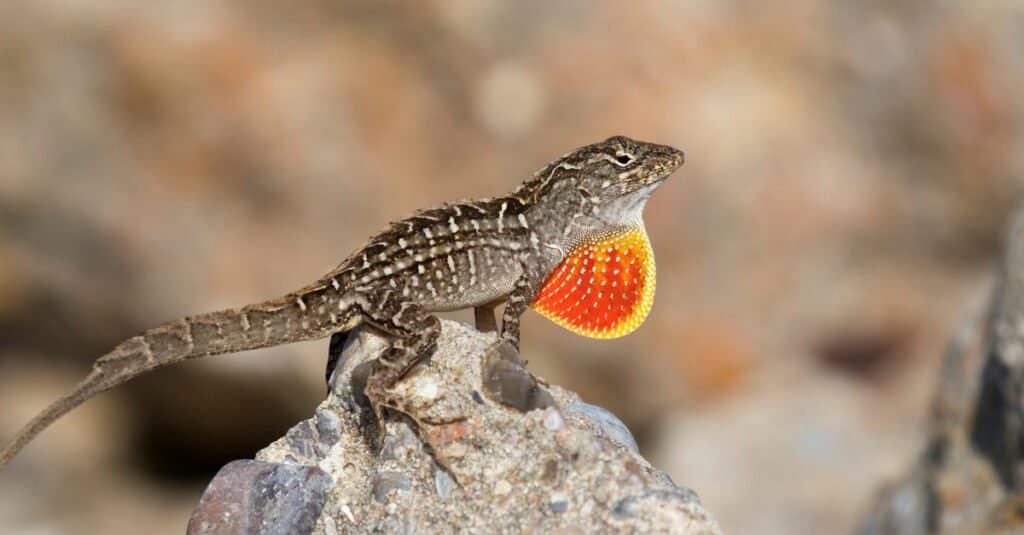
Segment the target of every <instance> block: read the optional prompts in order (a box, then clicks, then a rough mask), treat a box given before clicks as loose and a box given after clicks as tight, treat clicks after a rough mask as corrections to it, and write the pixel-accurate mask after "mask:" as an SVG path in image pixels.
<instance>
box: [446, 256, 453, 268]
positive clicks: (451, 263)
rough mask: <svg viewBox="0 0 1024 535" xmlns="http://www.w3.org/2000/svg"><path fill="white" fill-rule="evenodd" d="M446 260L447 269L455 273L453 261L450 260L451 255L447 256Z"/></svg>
mask: <svg viewBox="0 0 1024 535" xmlns="http://www.w3.org/2000/svg"><path fill="white" fill-rule="evenodd" d="M447 259H448V269H450V270H452V271H455V259H454V258H452V255H448V257H447Z"/></svg>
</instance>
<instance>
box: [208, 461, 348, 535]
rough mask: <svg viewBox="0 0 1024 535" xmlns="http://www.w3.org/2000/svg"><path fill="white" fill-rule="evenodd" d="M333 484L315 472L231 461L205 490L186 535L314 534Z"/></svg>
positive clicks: (318, 471)
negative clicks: (325, 498) (329, 489)
mask: <svg viewBox="0 0 1024 535" xmlns="http://www.w3.org/2000/svg"><path fill="white" fill-rule="evenodd" d="M330 484H331V478H330V476H329V475H327V474H326V473H325V472H324V471H323V470H320V469H319V468H316V467H310V466H295V465H288V464H276V463H266V462H260V461H251V460H241V461H232V462H231V463H228V464H227V465H225V466H224V467H223V468H221V469H220V471H219V472H217V475H216V476H215V477H214V478H213V481H211V482H210V485H209V486H208V487H207V488H206V491H205V492H204V493H203V496H202V498H201V499H200V500H199V506H198V507H196V509H195V511H193V513H192V517H191V518H190V519H189V522H188V533H189V534H190V535H192V534H214V533H216V534H238V535H241V534H256V533H261V534H263V533H265V534H277V533H297V534H303V533H312V531H313V527H314V526H315V524H316V521H317V519H318V518H319V516H320V512H321V510H322V509H323V505H324V496H325V493H326V490H327V488H328V487H329V486H330Z"/></svg>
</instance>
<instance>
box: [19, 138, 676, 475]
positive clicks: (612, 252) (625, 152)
mask: <svg viewBox="0 0 1024 535" xmlns="http://www.w3.org/2000/svg"><path fill="white" fill-rule="evenodd" d="M683 160H684V158H683V153H682V152H681V151H679V150H678V149H675V148H673V147H670V146H667V145H659V144H654V143H647V142H642V141H637V140H633V139H630V138H628V137H624V136H615V137H611V138H608V139H606V140H604V141H602V142H598V143H594V144H590V145H586V146H583V147H580V148H577V149H575V150H573V151H571V152H569V153H567V154H565V155H563V156H561V157H560V158H557V159H555V160H554V161H552V162H550V163H549V164H548V165H546V166H544V167H543V168H542V169H540V170H539V171H537V172H536V173H535V174H533V175H532V176H531V177H529V178H528V179H527V180H525V181H524V182H523V183H522V184H521V185H519V186H518V187H517V188H516V189H515V190H514V191H512V193H510V194H508V195H505V196H499V197H493V198H486V199H479V200H475V201H461V202H456V203H450V204H443V205H441V206H439V207H436V208H432V209H428V210H422V211H419V212H416V213H415V214H413V215H412V216H410V217H408V218H406V219H401V220H399V221H396V222H393V223H391V224H390V225H389V226H388V227H387V228H386V229H385V230H383V231H382V232H380V233H379V234H377V235H375V236H373V237H372V238H370V239H369V240H368V241H367V242H366V243H365V244H364V245H363V246H361V247H360V248H359V249H357V250H356V251H355V252H354V253H352V254H351V255H350V256H349V257H347V258H346V259H345V260H344V261H343V262H341V264H340V265H338V267H336V268H335V269H334V270H332V271H330V272H329V273H327V275H325V276H323V277H321V278H320V279H319V280H317V281H316V282H315V283H313V284H310V285H308V286H306V287H304V288H302V289H300V290H298V291H295V292H291V293H288V294H286V295H284V296H282V297H279V298H276V299H271V300H268V301H264V302H261V303H257V304H251V305H247V306H243V307H240V308H234V309H228V310H222V311H218V312H211V313H205V314H199V315H194V316H188V317H184V318H180V319H177V320H174V321H170V322H167V323H164V324H162V325H159V326H157V327H155V328H152V329H149V330H147V331H145V332H143V333H141V334H138V335H136V336H133V337H131V338H128V339H126V340H124V341H123V342H121V343H120V344H118V345H117V346H116V347H114V349H113V350H111V351H110V352H109V353H107V354H105V355H103V356H101V357H100V358H99V359H97V360H96V362H95V363H94V364H93V367H92V370H91V371H90V373H89V374H88V375H87V376H86V377H85V379H83V380H82V381H81V382H80V383H79V384H78V385H77V386H76V387H75V388H74V389H73V390H71V391H70V392H68V393H67V394H65V395H64V396H63V397H61V398H59V399H58V400H56V401H54V402H53V403H51V404H50V405H49V406H47V407H46V408H45V409H43V410H42V412H40V413H39V414H38V415H36V416H35V417H34V418H33V419H32V420H31V421H29V422H28V423H27V424H26V425H25V426H24V427H22V428H21V429H20V430H19V431H18V433H17V434H16V435H15V436H14V438H13V439H12V440H11V441H10V442H9V443H8V444H7V445H6V446H5V447H4V449H3V450H2V451H0V470H2V469H3V467H4V466H6V465H7V463H8V462H9V461H10V460H11V458H12V457H14V455H15V454H17V453H18V452H19V451H20V450H21V449H22V448H23V447H24V446H25V445H26V444H28V443H29V442H30V441H31V440H32V439H33V438H35V437H36V436H37V435H38V434H39V433H40V432H42V431H43V430H44V429H45V428H46V427H48V426H49V425H50V424H52V423H53V422H54V421H56V420H57V419H58V418H60V417H61V416H63V415H65V414H66V413H68V412H69V411H71V410H72V409H74V408H75V407H78V406H79V405H81V404H82V403H84V402H85V401H87V400H88V399H90V398H92V397H93V396H95V395H97V394H99V393H101V392H104V391H106V390H109V389H111V388H113V387H115V386H118V385H120V384H122V383H125V382H126V381H128V380H130V379H132V378H134V377H137V376H139V375H141V374H143V373H146V372H149V371H151V370H154V369H156V368H160V367H163V366H167V365H170V364H174V363H177V362H181V361H183V360H186V359H192V358H197V357H206V356H212V355H218V354H225V353H237V352H241V351H246V350H251V349H257V348H262V347H270V346H277V345H281V344H287V343H292V342H298V341H304V340H314V339H319V338H325V337H328V336H334V337H337V336H339V335H340V336H343V335H344V333H346V332H348V331H351V330H352V329H354V328H356V327H357V326H359V325H364V324H365V325H370V326H372V327H374V328H376V329H377V330H380V331H382V332H383V333H385V334H386V335H388V336H389V337H390V345H388V346H387V347H386V349H385V350H384V351H383V352H382V353H381V354H380V356H379V357H378V358H377V360H376V361H375V362H374V363H373V364H372V367H371V369H370V374H369V376H368V378H367V380H366V386H365V391H364V393H365V395H366V397H367V398H368V399H369V400H370V402H371V405H372V407H373V409H374V412H375V413H376V416H377V418H378V423H379V424H381V425H382V423H383V420H381V417H382V413H381V410H382V408H387V407H388V391H389V389H390V388H391V387H393V386H394V385H395V384H396V383H397V382H398V381H400V380H401V379H402V378H403V377H404V376H405V375H406V374H407V373H408V372H409V371H410V370H411V369H412V368H413V367H414V366H416V364H417V363H419V362H420V361H422V360H423V359H425V358H428V357H429V356H430V355H431V354H432V353H433V351H434V350H435V348H436V341H437V338H438V335H439V333H440V320H439V319H438V318H437V316H435V315H432V313H433V312H443V311H451V310H459V309H468V308H473V309H474V311H475V316H476V320H477V325H478V328H481V329H487V330H497V322H496V321H495V318H494V310H495V307H496V306H498V305H499V304H502V303H503V304H504V305H505V307H504V310H503V313H502V322H501V327H500V333H499V334H498V338H497V340H498V341H497V342H495V343H496V344H506V346H505V347H506V348H509V347H510V348H511V350H513V351H515V352H518V350H519V332H520V330H519V322H520V317H521V316H522V315H523V314H524V313H525V312H526V310H527V309H528V308H530V307H532V308H534V309H535V310H536V311H538V312H540V313H541V314H542V315H544V316H546V317H548V318H550V319H551V320H553V321H555V322H556V323H558V324H559V325H561V326H563V327H565V328H567V329H569V330H570V331H573V332H575V333H578V334H582V335H585V336H589V337H594V338H615V337H619V336H623V335H625V334H628V333H629V332H631V331H633V330H634V329H636V328H637V327H638V326H639V325H640V323H642V322H643V321H644V319H645V318H646V317H647V314H648V312H649V311H650V309H651V305H652V303H653V297H654V287H655V264H654V255H653V251H652V250H651V244H650V240H649V238H648V236H647V233H646V230H645V228H644V223H643V219H642V213H643V209H644V207H645V205H646V202H647V200H648V199H649V198H650V196H651V194H652V193H653V192H654V190H655V189H657V188H658V187H659V186H660V185H661V184H662V183H663V182H664V181H665V179H667V178H668V177H669V175H671V174H672V173H674V172H675V171H676V170H677V169H678V168H679V167H680V166H681V165H682V164H683ZM332 341H334V342H337V339H336V338H335V339H333V340H332ZM332 365H333V364H332V363H328V372H327V373H328V378H329V376H330V372H331V370H330V368H331V366H332Z"/></svg>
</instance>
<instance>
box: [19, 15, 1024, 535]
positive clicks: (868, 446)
mask: <svg viewBox="0 0 1024 535" xmlns="http://www.w3.org/2000/svg"><path fill="white" fill-rule="evenodd" d="M1022 31H1024V7H1022V6H1021V5H1020V3H1019V2H1009V1H998V0H997V1H991V2H971V3H968V2H961V3H935V2H918V1H909V2H900V3H896V4H894V3H891V2H881V1H866V2H856V3H850V2H842V1H838V0H836V1H834V2H817V1H811V0H792V1H788V2H743V1H728V0H727V1H719V2H682V1H680V2H669V1H660V2H654V1H652V2H629V3H626V2H614V1H612V0H607V1H604V2H582V1H568V2H542V1H533V0H530V1H524V2H516V3H508V2H500V1H498V0H458V1H446V2H442V1H430V2H416V3H413V2H378V1H370V0H366V1H334V2H324V1H309V2H288V3H280V2H268V1H240V0H235V1H223V2H195V1H185V2H181V1H162V0H157V1H153V2H146V3H130V2H118V1H115V0H74V1H72V0H64V1H61V0H43V1H36V2H30V1H26V0H15V1H13V2H3V3H0V66H2V67H3V68H0V408H2V409H0V437H4V438H5V437H8V436H10V435H11V433H13V432H14V430H15V429H16V428H17V427H18V426H20V425H21V424H22V423H24V422H25V421H26V420H27V419H28V418H29V417H30V416H31V415H32V414H33V413H34V412H35V411H36V410H38V409H39V408H41V407H42V406H44V405H45V404H46V403H48V402H49V401H51V400H52V399H53V398H55V397H56V396H57V395H58V394H59V393H62V392H63V391H64V390H66V389H68V388H70V387H71V386H72V385H73V384H74V383H75V381H77V380H78V379H79V378H80V377H81V375H82V374H84V372H85V370H86V369H87V366H88V365H89V363H91V362H92V360H93V359H94V358H96V357H97V356H99V355H100V354H102V353H103V352H105V351H106V350H108V349H109V348H110V347H112V346H113V345H114V344H115V343H117V342H118V341H120V340H121V339H123V338H125V337H127V336H130V335H132V334H134V333H135V332H137V331H139V330H141V329H143V328H145V327H148V326H151V325H153V324H156V323H158V322H161V321H164V320H167V319H170V318H173V317H176V316H180V315H184V314H189V313H194V312H199V311H204V310H208V309H215V308H221V307H226V306H234V305H240V304H244V303H247V302H250V301H254V300H260V299H262V298H265V297H270V296H275V295H278V294H280V293H282V292H286V291H289V290H292V289H294V288H296V287H298V286H300V285H302V284H305V283H307V282H308V281H310V280H312V279H314V278H316V277H318V276H319V275H321V274H322V273H324V272H325V271H327V270H329V269H330V268H332V267H333V266H334V265H335V264H336V263H337V262H338V261H339V260H340V259H341V258H342V257H343V256H344V255H346V254H347V253H348V252H349V251H350V250H352V249H353V248H355V247H356V246H358V245H359V244H360V243H362V241H363V240H364V239H365V238H366V237H367V236H368V235H369V234H370V233H372V232H374V231H375V230H377V229H379V228H381V227H382V226H383V225H384V224H385V222H386V221H388V220H389V219H392V218H396V217H401V216H403V215H405V214H407V213H409V212H410V211H412V210H414V209H416V208H420V207H424V206H427V205H431V204H436V203H439V202H442V201H445V200H451V199H457V198H461V197H473V196H484V195H491V194H495V193H500V192H503V191H506V190H509V189H511V188H512V187H514V186H515V184H516V183H518V181H520V180H521V179H522V178H524V177H525V176H527V175H529V174H530V173H532V172H533V171H534V170H536V169H537V168H538V167H540V166H541V165H543V164H544V163H545V162H547V161H548V160H550V159H551V158H553V157H555V156H557V155H559V154H561V153H563V152H565V151H566V150H568V149H570V148H572V147H575V146H578V145H581V144H584V143H589V142H592V141H595V140H599V139H603V138H605V137H607V136H609V135H612V134H620V133H621V134H627V135H630V136H634V137H637V138H641V139H648V140H652V141H658V142H662V143H668V144H672V145H675V146H678V147H680V148H682V149H684V150H685V151H686V153H687V164H686V166H685V167H684V169H683V170H682V171H681V172H680V173H679V174H678V175H677V176H675V177H674V178H673V179H671V180H670V181H669V182H667V183H666V184H665V186H664V187H662V188H661V190H660V191H659V192H658V194H657V195H656V196H655V197H654V198H653V199H652V201H651V202H650V204H649V206H648V210H647V215H646V220H647V224H648V229H649V232H650V235H651V239H652V241H653V244H654V247H655V250H656V252H657V254H658V260H659V269H658V272H659V275H660V277H659V281H658V287H659V288H658V294H657V297H656V305H655V307H654V311H653V312H652V314H651V317H650V318H649V319H648V320H647V323H646V324H645V325H644V326H643V327H642V328H641V329H640V330H638V331H637V332H636V333H635V334H633V335H632V336H629V337H626V338H624V339H621V340H617V341H611V342H602V341H593V340H586V339H583V338H580V337H577V336H574V335H571V334H569V333H567V332H565V331H562V330H561V329H560V328H558V327H557V326H555V325H553V324H551V323H549V322H547V321H546V320H544V319H543V318H540V317H539V316H537V315H531V316H529V317H527V318H526V320H525V324H524V330H523V332H524V339H523V344H524V357H526V358H528V359H529V360H530V368H531V370H533V371H534V372H535V373H537V374H539V375H541V376H542V377H544V378H545V379H546V380H548V381H550V382H553V383H557V384H560V385H563V386H565V387H567V388H569V389H570V390H574V391H576V392H578V393H579V394H580V396H581V397H582V398H583V399H584V400H585V401H587V402H590V403H594V404H597V405H600V406H603V407H606V408H608V409H610V410H611V411H612V412H614V413H615V414H617V415H618V416H619V417H621V418H622V419H623V420H624V421H625V422H626V424H627V425H628V426H629V427H630V429H631V430H632V431H633V434H634V435H635V436H636V438H637V441H638V442H639V445H640V450H641V453H643V454H644V456H645V457H646V458H647V459H648V460H650V461H651V463H652V464H653V465H654V466H655V467H657V468H660V469H663V470H665V471H667V472H668V473H669V474H671V476H672V477H673V478H674V479H675V480H676V481H679V482H680V483H681V484H685V485H686V486H688V487H691V488H693V489H695V490H696V491H697V492H698V493H699V495H700V497H701V501H702V503H703V504H704V506H705V507H706V508H707V509H708V510H709V511H711V512H712V514H713V515H714V517H715V518H716V519H717V520H718V522H719V523H720V525H721V527H722V529H723V530H724V531H725V532H727V533H768V534H773V533H780V534H782V533H785V534H790V533H795V534H800V533H822V532H843V531H849V530H852V529H854V528H855V526H857V525H858V522H859V521H860V520H861V519H862V518H864V515H865V514H867V512H868V511H869V510H870V509H871V507H872V504H873V503H876V501H875V500H876V490H877V488H878V486H879V484H880V483H882V482H884V481H895V480H897V478H901V477H904V476H905V474H906V467H907V466H909V465H910V464H911V463H913V462H914V460H915V459H918V455H919V453H920V451H921V448H922V447H923V445H924V444H925V442H926V432H928V431H929V429H930V428H931V427H933V426H930V425H928V424H927V420H926V419H925V415H926V414H927V413H928V411H929V410H930V409H929V400H930V399H931V396H932V392H933V383H934V381H935V377H936V376H937V374H938V370H939V368H940V360H941V355H942V353H943V348H944V347H945V346H946V344H947V342H948V341H949V340H950V339H951V337H952V336H953V334H954V333H955V332H957V326H958V325H960V324H962V323H963V322H964V321H965V320H967V319H968V318H971V317H972V312H971V311H972V310H977V309H978V308H980V307H981V306H982V304H983V302H984V298H985V296H986V294H987V291H988V289H989V287H990V286H991V281H992V274H993V273H994V272H995V263H994V260H995V259H996V257H997V254H998V251H999V249H1000V244H1001V236H1002V235H1003V229H1004V228H1005V225H1006V223H1007V220H1008V214H1009V212H1010V210H1011V208H1012V206H1013V205H1014V204H1015V202H1016V200H1017V199H1018V198H1019V197H1020V193H1022V190H1024V157H1022V156H1021V155H1022V154H1024V136H1022V129H1024V120H1022V119H1024V101H1022V100H1021V99H1020V98H1019V88H1020V87H1022V82H1024V56H1022V55H1021V54H1020V43H1021V41H1020V36H1021V35H1022V33H1021V32H1022ZM453 317H455V318H456V319H468V317H469V316H468V315H466V314H459V315H454V316H453ZM326 353H327V343H326V341H323V342H319V343H308V344H300V345H295V346H290V347H283V348H275V349H269V350H264V351H259V352H254V353H248V354H242V355H234V356H226V357H220V358H217V359H211V360H209V361H199V362H194V363H188V364H185V365H182V366H179V367H177V368H174V369H169V370H165V371H163V372H160V373H158V374H155V375H153V376H152V377H147V378H145V379H143V380H140V381H138V382H136V383H135V384H132V385H129V386H128V387H125V388H122V389H120V390H117V391H115V392H112V393H110V394H108V395H105V396H103V397H102V398H101V399H98V400H96V401H94V402H93V403H90V404H89V405H87V406H86V407H83V408H82V409H81V410H79V411H76V413H74V415H73V416H71V417H69V418H68V419H67V420H66V421H64V422H62V423H61V424H59V425H58V426H56V427H55V428H53V429H52V430H50V432H49V433H47V434H45V435H44V436H43V437H42V438H41V439H40V440H39V441H38V442H37V443H35V444H34V445H33V446H32V447H30V448H29V449H28V450H27V451H25V452H24V455H23V456H22V457H20V458H19V461H18V462H17V463H15V464H13V465H12V466H11V467H10V468H9V470H7V471H5V472H4V473H3V474H2V476H0V527H2V528H3V530H10V531H13V532H21V531H28V530H33V531H36V532H43V531H47V532H76V533H79V532H103V533H134V532H136V530H137V528H138V526H139V525H145V526H147V529H148V530H149V531H150V532H152V533H164V532H166V533H180V532H181V530H182V529H183V527H184V526H185V524H186V523H187V520H188V517H189V513H190V511H191V510H192V509H193V507H194V506H195V504H196V500H197V499H198V496H199V494H200V492H201V490H202V488H203V486H204V485H205V483H206V482H208V481H209V479H210V478H211V477H212V475H213V474H214V473H215V472H216V470H217V469H218V468H220V467H221V466H222V465H223V464H224V463H226V462H227V461H229V460H231V459H235V458H243V457H251V456H252V455H253V454H254V453H255V452H256V451H257V450H259V449H260V448H261V447H263V446H264V445H266V444H268V443H270V442H271V441H273V440H274V439H275V438H276V437H278V436H281V435H282V434H283V433H284V432H285V431H286V430H287V429H288V428H290V427H291V426H293V425H294V424H295V423H296V422H298V421H300V420H302V419H305V418H308V417H309V415H310V414H312V413H313V409H314V407H315V406H316V405H317V403H318V402H319V401H321V400H322V399H323V397H324V385H323V377H322V371H323V362H324V359H325V357H326Z"/></svg>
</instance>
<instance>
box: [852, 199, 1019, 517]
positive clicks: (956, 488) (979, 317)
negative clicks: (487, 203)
mask: <svg viewBox="0 0 1024 535" xmlns="http://www.w3.org/2000/svg"><path fill="white" fill-rule="evenodd" d="M1002 268H1003V269H1002V273H1001V277H1000V280H999V283H998V284H997V285H996V287H995V290H994V292H993V295H992V297H991V299H990V303H989V306H988V310H987V311H986V313H984V314H982V313H978V314H975V317H974V318H972V320H971V321H969V322H968V323H967V325H966V326H964V327H963V329H962V330H961V332H960V333H958V336H957V337H956V339H955V340H954V341H953V343H952V344H951V346H950V348H949V351H948V353H947V355H946V357H945V359H944V360H943V364H942V370H941V373H940V376H939V385H938V388H937V390H936V393H935V397H934V400H933V402H932V411H931V417H930V420H929V422H928V424H929V425H928V433H927V436H926V437H925V441H924V447H923V448H922V450H923V451H922V453H921V455H920V458H919V459H917V460H916V461H915V463H914V464H913V466H911V468H910V469H909V470H908V471H907V474H906V475H904V476H903V477H902V478H901V479H900V480H898V481H896V482H894V483H891V484H889V485H886V486H885V487H884V488H883V489H882V490H881V491H880V492H879V496H878V497H877V499H876V501H875V503H874V504H873V506H872V507H871V509H870V510H869V511H868V513H867V514H866V515H865V517H864V519H863V520H862V522H861V525H860V526H859V528H858V531H857V533H858V534H860V535H875V534H884V535H889V534H892V535H919V534H920V535H924V534H933V533H1022V532H1024V514H1022V511H1024V328H1022V326H1024V208H1022V209H1020V210H1018V214H1017V219H1016V222H1015V223H1014V224H1013V225H1012V228H1011V231H1010V235H1009V239H1008V240H1007V243H1006V253H1005V258H1004V261H1003V266H1002Z"/></svg>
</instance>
